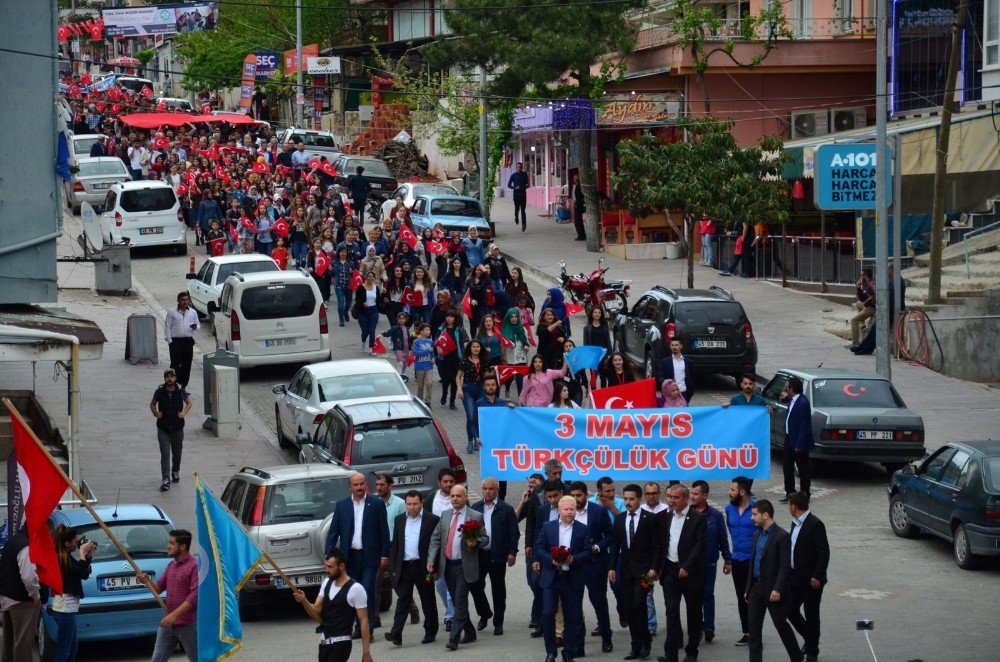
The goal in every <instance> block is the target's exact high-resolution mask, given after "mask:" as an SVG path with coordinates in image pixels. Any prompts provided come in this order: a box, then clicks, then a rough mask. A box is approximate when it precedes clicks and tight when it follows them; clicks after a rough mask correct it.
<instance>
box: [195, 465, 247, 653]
mask: <svg viewBox="0 0 1000 662" xmlns="http://www.w3.org/2000/svg"><path fill="white" fill-rule="evenodd" d="M194 490H195V510H196V512H195V515H196V516H197V519H198V660H200V661H201V662H215V661H218V660H225V659H226V658H228V657H229V656H231V655H232V654H233V653H235V652H236V651H238V650H239V649H240V646H242V639H243V625H242V624H241V623H240V606H239V599H238V596H239V592H240V588H241V587H242V586H243V584H244V583H245V582H246V581H247V580H248V579H249V578H250V576H251V574H252V573H253V571H254V569H255V568H256V567H257V566H258V565H260V562H261V560H262V559H263V554H261V551H260V550H259V549H257V545H255V544H254V542H253V541H252V540H251V539H250V537H249V536H248V535H247V532H246V531H245V530H244V529H243V527H242V526H241V525H240V523H239V522H237V521H236V520H235V519H234V518H233V516H232V515H230V514H229V511H228V510H227V509H226V507H225V506H223V505H222V504H221V503H220V502H219V500H218V499H216V498H215V495H214V494H212V493H211V492H210V491H209V490H208V489H207V488H206V487H205V486H204V485H202V483H201V480H200V479H199V478H197V477H195V482H194Z"/></svg>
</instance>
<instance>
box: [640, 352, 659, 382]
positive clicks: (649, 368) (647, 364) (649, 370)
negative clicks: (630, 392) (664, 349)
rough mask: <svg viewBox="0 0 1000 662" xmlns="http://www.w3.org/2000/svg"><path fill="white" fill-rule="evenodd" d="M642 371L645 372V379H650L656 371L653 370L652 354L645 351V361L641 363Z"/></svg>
mask: <svg viewBox="0 0 1000 662" xmlns="http://www.w3.org/2000/svg"><path fill="white" fill-rule="evenodd" d="M642 369H643V370H644V371H645V372H646V379H649V378H650V377H652V376H653V375H654V374H655V373H656V371H655V370H654V368H653V353H652V351H650V350H648V349H647V350H646V360H645V361H643V362H642Z"/></svg>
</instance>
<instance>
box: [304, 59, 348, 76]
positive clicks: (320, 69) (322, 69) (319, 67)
mask: <svg viewBox="0 0 1000 662" xmlns="http://www.w3.org/2000/svg"><path fill="white" fill-rule="evenodd" d="M306 71H307V72H308V73H311V74H317V75H322V74H339V73H340V58H339V57H330V56H326V55H324V56H322V57H307V58H306Z"/></svg>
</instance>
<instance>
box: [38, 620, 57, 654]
mask: <svg viewBox="0 0 1000 662" xmlns="http://www.w3.org/2000/svg"><path fill="white" fill-rule="evenodd" d="M55 657H56V640H55V639H53V638H52V635H50V634H49V630H48V628H46V627H45V619H44V618H42V617H39V618H38V659H39V660H41V662H52V660H54V659H55Z"/></svg>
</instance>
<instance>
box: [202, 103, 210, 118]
mask: <svg viewBox="0 0 1000 662" xmlns="http://www.w3.org/2000/svg"><path fill="white" fill-rule="evenodd" d="M201 114H202V115H211V114H212V106H211V104H207V103H206V104H204V105H203V106H202V107H201Z"/></svg>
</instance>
